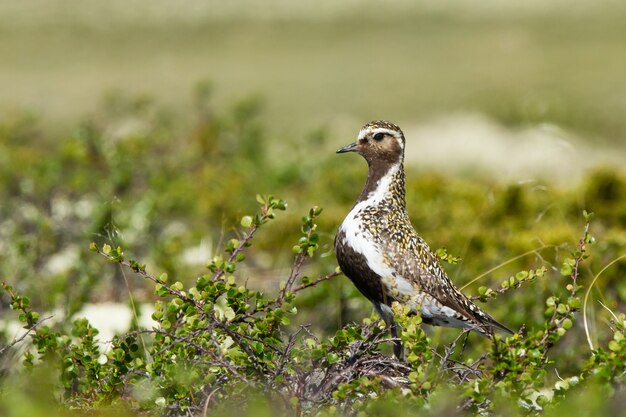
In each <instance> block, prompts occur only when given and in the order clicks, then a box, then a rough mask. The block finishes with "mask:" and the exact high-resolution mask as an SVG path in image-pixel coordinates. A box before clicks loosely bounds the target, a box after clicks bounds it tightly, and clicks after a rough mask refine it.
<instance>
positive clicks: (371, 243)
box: [340, 165, 415, 295]
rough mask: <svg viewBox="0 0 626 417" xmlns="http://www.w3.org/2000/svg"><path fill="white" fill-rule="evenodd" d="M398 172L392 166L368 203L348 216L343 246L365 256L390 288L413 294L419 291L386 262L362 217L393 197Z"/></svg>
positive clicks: (353, 210)
mask: <svg viewBox="0 0 626 417" xmlns="http://www.w3.org/2000/svg"><path fill="white" fill-rule="evenodd" d="M398 169H399V166H398V165H396V166H393V167H391V168H390V169H389V171H388V172H387V174H386V175H385V176H384V177H382V178H381V179H380V180H379V181H378V185H377V186H376V189H375V190H374V191H372V192H371V193H370V194H369V195H368V196H367V198H366V199H365V200H363V201H361V202H359V203H357V204H356V205H355V206H354V207H353V208H352V210H351V211H350V213H348V215H347V216H346V218H345V220H344V221H343V223H342V224H341V227H340V230H341V231H342V232H343V233H344V235H343V241H342V242H341V243H342V244H344V245H347V246H349V247H350V248H352V250H354V251H355V252H357V253H360V254H361V255H363V256H364V257H365V259H366V260H367V266H368V267H369V268H370V269H371V270H372V271H374V272H375V273H376V274H377V275H379V276H380V277H381V280H382V281H383V282H384V283H386V284H387V286H388V287H394V288H395V289H397V291H398V293H400V294H405V295H410V294H413V293H414V292H415V288H414V287H413V284H412V283H411V282H410V281H408V280H406V279H405V278H403V277H402V276H400V275H399V274H398V273H397V272H396V270H395V268H394V267H393V266H392V265H390V264H389V263H388V262H386V261H385V257H384V255H383V248H382V245H381V243H380V240H379V239H378V236H373V235H372V233H371V232H370V231H369V230H368V228H366V227H365V225H364V224H363V219H361V216H360V214H361V212H362V211H363V210H365V209H366V208H367V207H371V206H375V205H377V204H379V203H380V202H381V201H383V200H384V199H385V198H386V197H387V196H388V195H389V186H390V185H391V181H392V177H393V176H394V175H395V174H396V173H397V172H398ZM373 221H376V219H374V220H373ZM381 221H382V219H381Z"/></svg>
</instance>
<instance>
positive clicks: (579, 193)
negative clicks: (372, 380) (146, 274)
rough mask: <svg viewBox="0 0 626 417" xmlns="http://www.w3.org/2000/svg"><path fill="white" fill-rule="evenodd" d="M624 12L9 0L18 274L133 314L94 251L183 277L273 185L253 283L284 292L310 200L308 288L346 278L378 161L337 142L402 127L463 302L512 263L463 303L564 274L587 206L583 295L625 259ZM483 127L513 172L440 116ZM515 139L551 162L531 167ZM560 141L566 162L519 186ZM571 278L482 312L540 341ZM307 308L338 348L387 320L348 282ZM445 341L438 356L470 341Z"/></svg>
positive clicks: (421, 204) (5, 230)
mask: <svg viewBox="0 0 626 417" xmlns="http://www.w3.org/2000/svg"><path fill="white" fill-rule="evenodd" d="M625 11H626V7H624V5H623V4H621V3H619V2H610V1H601V2H594V3H591V2H585V1H575V2H564V1H557V2H552V3H551V4H550V5H547V4H544V3H543V2H535V1H531V2H525V4H524V5H509V4H505V3H503V2H498V1H488V2H483V3H481V4H480V5H477V4H474V3H472V2H447V1H444V2H433V1H420V2H409V1H401V2H398V3H397V4H394V5H388V4H386V3H385V4H383V3H381V2H377V1H366V2H364V3H361V2H344V3H342V4H336V3H335V2H330V1H323V2H320V3H319V4H316V6H315V7H313V6H311V5H309V6H307V5H304V4H300V2H298V3H297V5H296V4H295V3H291V2H282V1H270V2H263V4H257V3H255V2H252V1H236V2H220V3H217V2H201V1H189V2H186V3H185V5H184V7H182V6H180V5H178V6H176V7H174V6H172V5H171V4H170V3H169V2H165V1H154V2H150V3H142V4H141V5H139V4H134V5H132V6H131V5H128V4H127V3H126V2H122V1H110V2H105V3H103V2H96V1H70V2H62V1H43V0H41V1H33V2H28V4H24V3H23V2H2V3H1V4H0V33H1V36H0V56H2V63H1V64H0V91H2V96H3V100H2V101H1V102H0V201H1V204H0V277H1V279H2V280H4V281H7V282H9V283H10V284H11V285H13V286H14V287H15V288H16V289H18V290H19V292H20V293H23V294H27V295H29V297H30V298H31V301H32V303H33V305H35V306H36V307H37V309H39V310H43V311H53V310H57V311H60V313H59V314H61V316H65V315H66V316H67V317H70V316H72V315H73V314H75V313H76V312H77V311H79V310H80V308H81V307H82V306H83V305H84V304H85V303H87V302H90V303H98V302H103V301H118V302H121V303H127V302H128V297H129V294H128V290H127V288H126V284H125V283H124V277H123V276H122V274H121V273H120V270H119V268H116V267H114V266H111V265H107V264H103V262H102V260H101V259H99V258H98V257H95V256H94V255H93V254H90V253H89V252H88V244H89V242H91V241H96V242H98V243H99V244H102V243H109V244H114V245H117V244H121V245H122V246H123V247H124V249H125V251H126V252H128V253H132V256H133V257H134V258H136V259H140V260H141V261H142V262H145V263H147V265H148V269H149V270H151V271H153V272H156V271H158V272H159V273H160V272H167V273H168V274H169V275H170V276H172V277H176V280H180V281H183V282H184V283H185V284H186V285H187V284H190V283H192V282H193V280H194V279H195V277H196V276H197V275H201V274H203V273H204V271H205V266H206V264H207V263H208V261H209V260H210V259H211V258H212V257H213V256H214V255H215V254H216V253H217V251H218V250H219V248H220V245H221V244H222V243H223V242H225V241H226V240H227V239H228V238H231V237H233V236H235V234H236V232H235V228H234V227H233V225H237V224H238V223H239V219H241V217H242V216H243V215H245V214H249V213H251V212H253V211H254V210H255V207H256V205H257V203H256V201H255V195H256V194H257V193H261V194H273V195H277V196H280V197H281V198H284V199H285V200H287V202H288V204H289V209H288V211H287V213H286V214H284V215H282V216H281V217H280V218H279V219H277V220H276V224H275V226H274V227H273V229H272V230H271V231H265V232H261V233H259V235H258V236H257V237H256V241H255V245H254V247H253V248H252V251H251V253H250V254H249V255H248V261H247V263H246V266H245V269H244V270H242V272H241V276H242V277H243V279H245V280H247V281H248V284H249V286H250V287H252V288H260V289H268V290H275V289H276V288H277V287H278V285H279V282H280V281H281V280H284V279H285V278H286V276H287V275H288V273H289V267H290V264H291V261H292V259H293V255H292V252H291V248H292V246H293V244H294V243H295V242H296V241H297V239H298V236H299V235H300V231H299V227H300V226H299V225H300V222H301V216H302V215H304V214H305V213H306V212H307V210H308V208H309V207H311V206H313V205H318V206H321V207H323V208H324V214H323V215H322V216H321V217H320V219H319V229H318V231H319V232H320V237H321V239H320V245H321V250H322V252H325V254H326V255H325V256H322V258H321V259H320V260H318V261H316V262H314V263H311V264H309V265H307V266H306V268H307V274H308V275H309V276H314V275H315V274H322V273H326V272H328V271H331V270H332V269H333V268H334V267H335V265H336V263H335V259H334V255H333V254H332V241H333V238H334V233H335V230H336V228H337V227H338V225H339V223H340V222H341V220H342V218H343V216H344V215H345V214H346V213H347V212H348V210H349V209H350V207H351V204H353V202H354V201H355V199H356V197H357V196H358V194H359V192H360V188H361V186H362V183H363V181H364V178H365V175H366V166H365V163H364V162H363V161H361V160H359V158H356V157H354V156H337V155H334V150H335V149H336V148H338V147H339V146H341V145H345V144H347V143H349V142H351V141H353V140H354V137H355V135H356V132H357V131H358V129H359V128H360V126H361V125H362V124H363V123H365V122H367V121H369V120H371V119H378V118H386V119H390V120H393V121H395V122H397V123H399V124H400V125H401V126H402V127H404V128H405V133H406V134H407V139H408V148H409V150H408V151H407V152H411V153H410V155H409V154H407V167H406V168H407V177H408V178H407V179H408V182H407V205H408V209H409V213H410V215H411V218H412V220H413V223H414V225H415V226H416V228H417V230H418V231H419V232H420V233H421V234H422V236H423V237H424V238H425V239H426V240H427V241H428V242H429V243H430V244H431V246H432V247H433V248H439V247H445V248H446V249H447V250H448V252H449V253H451V254H452V255H454V256H459V257H461V258H462V260H461V261H460V262H459V263H458V264H455V265H446V269H447V271H448V273H449V275H450V276H451V277H452V279H453V280H454V281H455V282H456V283H457V284H458V285H459V286H462V285H463V284H464V283H467V282H470V281H471V280H472V279H473V278H476V277H478V276H479V275H482V274H483V273H485V272H488V271H491V270H492V269H494V268H497V269H495V270H494V271H493V272H492V273H489V274H487V275H486V276H484V277H482V278H481V279H480V280H478V281H477V282H474V283H473V284H472V285H471V286H470V287H468V288H466V289H465V290H464V291H465V292H466V293H468V294H477V293H478V287H480V286H490V287H497V286H499V285H500V282H502V281H503V280H505V279H507V278H508V277H509V276H511V275H514V274H515V273H516V272H518V271H520V270H528V269H535V268H539V267H540V266H546V267H547V268H549V269H551V270H558V269H559V268H560V265H561V263H562V262H563V261H564V259H565V258H567V257H569V256H570V255H569V252H570V251H572V250H573V249H574V246H575V244H576V242H577V240H578V239H579V237H580V233H581V230H582V225H583V220H582V217H581V212H582V210H583V209H586V210H588V211H593V212H595V213H596V218H595V219H594V223H593V226H592V232H593V234H594V236H595V237H596V239H597V240H598V245H597V246H595V247H594V249H593V256H592V259H591V262H590V263H588V264H587V268H588V269H587V270H586V271H585V278H584V280H583V282H582V285H583V286H587V285H589V282H590V279H591V278H593V276H594V275H595V274H597V273H598V272H599V271H600V270H601V269H602V268H603V267H604V266H605V265H607V264H608V263H609V262H611V261H612V260H614V259H616V258H618V257H619V256H620V255H622V254H624V253H625V251H626V163H625V162H626V119H625V118H624V117H623V115H624V113H625V112H626V84H625V83H624V82H623V81H624V74H626V54H624V53H623V50H624V42H625V41H626V25H624V24H623V22H624V17H625V16H626V15H625V13H624V12H625ZM467 115H469V117H478V120H480V123H482V125H481V124H480V123H479V125H480V126H483V127H484V126H487V127H489V129H492V130H489V131H490V132H491V131H493V129H494V127H495V129H496V134H494V135H492V136H493V138H491V139H494V140H495V141H496V142H498V141H500V142H502V143H504V144H505V145H506V146H505V147H504V148H503V149H504V152H500V153H498V154H497V155H496V159H497V160H499V161H500V162H501V165H494V166H488V165H485V164H472V156H473V155H482V154H488V153H490V152H492V151H493V147H492V146H491V144H492V142H489V141H487V139H489V138H487V137H485V138H484V139H485V141H481V132H482V130H481V131H479V132H478V134H477V133H476V132H472V131H470V130H469V129H468V130H467V131H466V130H464V129H465V127H466V125H461V128H459V129H457V131H455V133H454V134H453V135H451V134H450V131H449V128H448V127H445V128H444V127H442V126H444V125H445V123H444V124H443V125H442V124H440V123H438V122H436V121H440V120H444V121H449V122H450V123H452V124H454V122H455V121H456V120H465V119H463V117H465V116H467ZM458 117H460V118H461V119H457V118H458ZM472 120H473V119H472ZM433 121H435V122H433ZM472 126H474V127H475V126H476V125H472V124H470V127H472ZM425 127H427V129H426V130H425ZM438 127H440V130H438ZM424 132H426V133H427V135H426V136H427V138H426V139H425V140H421V139H419V138H417V137H418V136H419V137H420V138H421V137H422V136H423V135H424ZM529 132H530V133H529ZM546 132H548V133H546ZM554 132H556V133H554ZM412 133H415V135H412ZM465 134H467V135H468V136H472V137H473V138H474V139H473V140H472V143H471V144H472V146H473V147H472V149H473V152H475V153H470V154H468V155H466V156H467V158H465V159H463V160H462V163H459V162H458V161H459V157H460V156H459V155H458V153H454V149H452V150H450V149H448V150H446V151H445V152H444V153H443V154H440V155H442V156H441V157H439V158H433V157H432V156H431V154H429V152H431V151H430V149H431V148H437V146H438V143H443V141H446V140H447V141H450V140H452V143H453V147H454V144H455V142H454V140H458V141H459V142H458V146H459V147H460V146H461V145H463V146H464V145H465V141H464V139H463V137H464V135H465ZM530 135H534V136H532V137H531V136H530ZM537 135H539V136H537ZM537 137H539V139H537ZM416 138H417V139H416ZM455 138H456V139H455ZM458 138H460V139H458ZM520 142H521V145H524V144H526V143H528V144H530V145H531V146H532V147H533V152H534V153H524V152H518V150H519V149H522V150H523V149H525V148H517V146H519V145H520ZM554 143H557V144H558V145H559V146H561V147H559V148H558V150H557V153H556V154H555V155H556V157H555V158H551V159H546V160H541V161H540V163H537V164H535V165H533V164H532V163H531V164H530V165H521V166H522V167H523V169H518V170H513V172H509V171H507V173H506V174H507V175H504V174H503V171H502V170H503V168H502V167H503V166H504V167H507V166H515V165H519V164H518V162H519V161H524V160H526V162H527V160H528V159H529V158H530V159H532V155H537V154H538V153H539V154H540V153H541V152H542V149H543V148H542V146H546V149H548V147H549V146H551V145H553V144H554ZM551 149H552V148H550V150H549V151H546V152H552V150H551ZM446 152H447V153H446ZM550 155H552V154H550ZM563 155H565V156H566V157H561V156H563ZM572 155H573V156H572ZM462 156H463V155H461V157H462ZM625 274H626V263H624V262H621V263H616V264H615V265H613V266H612V267H611V268H610V269H608V270H607V271H606V272H604V273H603V275H602V277H601V279H599V280H598V281H597V284H596V285H595V287H594V290H593V292H592V293H591V294H592V295H591V297H592V302H591V303H590V305H589V311H590V313H591V324H592V330H593V331H592V335H593V337H594V338H595V339H594V340H603V339H604V338H606V337H607V334H609V332H607V328H608V326H607V321H608V319H609V318H610V316H609V313H608V312H607V311H605V310H604V309H603V308H602V307H601V306H600V305H599V304H598V302H597V301H596V300H601V301H602V303H604V304H605V305H606V306H607V307H608V308H609V309H611V310H614V311H625V310H626V305H625V300H626V284H624V281H623V277H624V275H625ZM561 284H562V283H559V282H555V281H554V280H550V279H540V280H538V282H536V283H535V284H533V286H531V287H527V288H526V289H522V290H520V291H516V292H515V293H514V294H513V293H510V294H507V295H506V296H503V297H501V298H498V300H497V301H496V302H493V303H490V304H488V305H487V307H486V308H487V309H488V310H489V311H490V312H491V313H492V314H493V315H494V316H495V317H497V318H498V319H500V320H501V321H502V322H504V323H506V324H507V325H508V326H509V327H511V328H519V327H520V326H522V325H524V324H525V325H526V326H527V327H528V328H532V327H533V325H534V324H539V323H541V322H542V320H543V319H544V317H543V315H544V309H545V307H544V304H543V302H544V301H543V300H544V298H543V295H544V294H545V293H548V292H550V291H555V289H556V288H557V287H559V286H560V285H561ZM128 285H130V288H131V291H132V294H133V297H134V298H136V299H137V300H141V301H152V300H153V299H154V295H153V294H152V287H151V286H146V285H145V283H144V282H142V281H140V280H139V279H135V278H131V279H130V280H129V282H128ZM0 303H2V304H1V307H2V309H3V317H7V318H8V317H10V316H11V314H10V313H9V312H8V305H7V304H6V300H5V299H4V298H0ZM299 303H300V305H299V309H300V311H301V314H299V315H298V318H297V320H298V321H299V322H300V323H312V324H313V326H314V329H315V331H316V332H320V334H327V333H331V332H334V331H335V330H336V329H337V328H338V327H339V326H341V325H342V324H344V323H347V322H350V321H355V320H356V321H360V319H361V318H362V317H363V316H365V315H368V314H369V312H370V311H371V307H370V306H369V304H368V302H367V301H366V300H365V299H364V298H363V297H362V296H360V295H359V294H358V293H357V291H356V290H355V289H354V288H353V287H352V285H351V284H350V283H349V282H348V281H347V280H346V279H345V278H336V279H334V280H332V281H330V282H328V283H325V284H323V285H320V286H318V287H317V288H314V289H312V290H310V291H309V292H308V294H305V295H304V296H302V297H300V299H299ZM577 326H578V324H577ZM428 332H429V334H430V335H431V336H432V337H433V340H434V341H435V344H437V343H443V342H449V341H450V340H451V339H452V338H453V337H454V334H452V333H454V332H450V331H449V330H441V329H430V330H428ZM4 338H5V340H10V339H11V338H12V335H11V334H5V335H4ZM568 338H569V339H568V341H567V343H566V344H564V345H562V347H561V348H560V349H561V351H560V352H561V354H562V355H561V356H559V357H557V358H556V359H555V360H557V361H560V362H561V364H570V365H571V366H572V367H573V368H572V369H573V370H574V369H577V368H580V367H581V366H582V364H581V362H580V361H579V357H580V355H581V350H585V349H586V348H587V346H586V341H585V337H584V332H583V331H582V328H578V329H577V331H575V332H571V334H570V333H568ZM599 407H600V406H599ZM16 415H17V414H16Z"/></svg>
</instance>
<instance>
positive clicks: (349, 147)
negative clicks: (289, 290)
mask: <svg viewBox="0 0 626 417" xmlns="http://www.w3.org/2000/svg"><path fill="white" fill-rule="evenodd" d="M357 146H358V144H357V143H356V142H354V143H351V144H349V145H347V146H344V147H343V148H341V149H338V150H337V153H346V152H354V151H356V148H357Z"/></svg>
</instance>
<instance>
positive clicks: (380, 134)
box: [374, 132, 385, 141]
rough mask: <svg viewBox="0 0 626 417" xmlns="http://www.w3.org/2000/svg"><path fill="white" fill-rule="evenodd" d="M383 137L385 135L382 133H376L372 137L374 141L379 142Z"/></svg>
mask: <svg viewBox="0 0 626 417" xmlns="http://www.w3.org/2000/svg"><path fill="white" fill-rule="evenodd" d="M384 137H385V134H384V133H383V132H378V133H376V134H375V135H374V140H376V141H380V140H383V138H384Z"/></svg>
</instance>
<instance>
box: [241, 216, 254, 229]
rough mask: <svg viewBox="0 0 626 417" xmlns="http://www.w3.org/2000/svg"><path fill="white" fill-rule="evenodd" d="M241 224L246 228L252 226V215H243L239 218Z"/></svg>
mask: <svg viewBox="0 0 626 417" xmlns="http://www.w3.org/2000/svg"><path fill="white" fill-rule="evenodd" d="M241 225H242V226H243V227H246V228H247V227H250V226H252V216H243V217H242V218H241Z"/></svg>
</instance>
